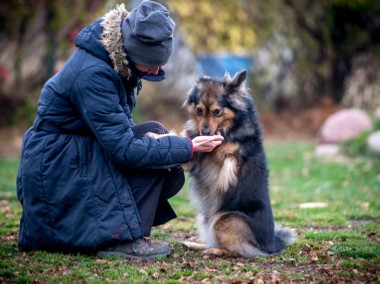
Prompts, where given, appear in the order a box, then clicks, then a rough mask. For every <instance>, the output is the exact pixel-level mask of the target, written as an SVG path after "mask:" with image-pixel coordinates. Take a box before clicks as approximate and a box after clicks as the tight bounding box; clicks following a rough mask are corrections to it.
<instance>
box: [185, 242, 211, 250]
mask: <svg viewBox="0 0 380 284" xmlns="http://www.w3.org/2000/svg"><path fill="white" fill-rule="evenodd" d="M182 244H183V245H184V246H185V247H186V248H188V249H189V250H205V249H207V246H206V245H205V244H201V243H195V242H188V241H183V242H182Z"/></svg>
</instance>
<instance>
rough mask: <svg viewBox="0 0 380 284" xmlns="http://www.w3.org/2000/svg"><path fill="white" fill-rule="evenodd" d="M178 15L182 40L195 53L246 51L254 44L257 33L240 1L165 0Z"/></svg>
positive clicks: (176, 15)
mask: <svg viewBox="0 0 380 284" xmlns="http://www.w3.org/2000/svg"><path fill="white" fill-rule="evenodd" d="M161 2H167V5H168V7H169V9H170V10H171V11H172V12H173V13H174V15H175V17H176V18H177V21H178V25H179V26H180V29H181V31H184V32H185V33H186V37H185V38H184V40H185V42H186V43H187V44H188V45H189V46H190V47H191V48H192V50H193V52H195V53H196V54H201V53H207V52H215V51H232V52H235V53H247V52H248V51H250V50H251V49H252V47H253V46H254V45H255V41H256V35H255V32H254V27H253V25H252V24H251V20H250V19H249V17H248V14H247V12H246V11H245V10H244V9H242V6H241V1H230V0H218V1H213V0H202V1H188V0H167V1H161Z"/></svg>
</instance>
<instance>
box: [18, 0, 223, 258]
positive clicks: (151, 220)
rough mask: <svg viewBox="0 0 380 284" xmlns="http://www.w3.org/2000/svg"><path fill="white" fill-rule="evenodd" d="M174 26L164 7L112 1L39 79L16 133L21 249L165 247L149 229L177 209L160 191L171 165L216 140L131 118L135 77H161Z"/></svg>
mask: <svg viewBox="0 0 380 284" xmlns="http://www.w3.org/2000/svg"><path fill="white" fill-rule="evenodd" d="M174 27H175V23H174V21H173V20H172V19H171V18H170V15H169V12H168V11H167V9H166V8H165V7H164V6H162V5H160V4H158V3H156V2H153V1H143V2H141V3H140V4H139V5H138V6H137V7H136V8H135V9H133V10H132V11H131V12H130V13H128V12H127V11H126V10H125V8H124V6H123V5H121V6H118V7H117V8H116V9H115V10H112V11H110V12H109V13H107V14H106V15H105V16H104V17H102V18H100V19H98V20H96V21H95V22H94V23H92V24H91V25H89V26H87V27H85V28H84V29H83V30H82V31H81V32H80V33H79V34H78V36H77V38H76V41H75V44H76V46H77V47H78V49H77V51H76V52H75V53H74V54H73V55H72V56H71V58H70V59H69V60H68V62H67V63H66V64H65V66H64V67H63V68H62V69H61V71H60V72H59V73H57V74H56V75H55V76H54V77H52V78H51V79H50V80H49V81H48V82H47V83H46V84H45V85H44V87H43V89H42V92H41V96H40V100H39V105H38V114H37V117H36V120H35V122H34V124H33V126H32V127H31V128H30V129H29V130H28V131H27V132H26V134H25V136H24V140H23V146H22V151H21V159H20V168H19V172H18V176H17V194H18V198H19V200H20V202H21V204H22V207H23V214H22V217H21V221H20V232H19V248H20V250H21V251H30V250H34V249H43V250H49V251H62V252H76V251H89V252H97V255H98V256H100V257H103V256H108V255H118V256H121V257H126V258H134V257H143V258H154V257H157V256H167V255H169V254H170V248H169V246H168V245H167V244H166V243H164V242H153V241H151V240H150V239H149V235H150V231H151V228H152V226H156V225H160V224H163V223H165V222H167V221H169V220H171V219H172V218H174V217H176V215H175V213H174V211H173V209H172V208H171V207H170V205H169V203H168V199H169V198H170V197H172V196H173V195H175V194H176V193H177V192H178V191H179V190H180V189H181V187H182V186H183V183H184V174H183V172H182V171H181V170H180V169H179V166H180V165H181V164H183V163H186V162H189V161H190V159H191V157H192V154H193V152H202V151H204V152H206V151H212V150H213V149H214V148H215V147H216V146H218V145H220V144H221V143H222V140H223V137H221V136H219V135H215V136H211V137H206V136H202V137H196V138H194V139H193V140H190V139H188V138H181V137H173V136H169V137H164V138H161V139H153V138H149V137H146V136H145V134H146V132H155V133H165V132H166V129H165V128H164V127H163V126H162V125H161V124H159V123H158V122H146V123H142V124H137V125H135V124H134V122H133V120H132V117H131V114H132V110H133V108H134V106H135V104H136V99H135V90H137V92H138V91H139V90H140V89H141V81H140V80H141V79H142V78H144V79H147V80H152V81H160V80H162V79H164V71H163V70H162V69H161V66H163V65H165V64H166V63H167V62H168V60H169V57H170V55H171V53H172V49H173V30H174Z"/></svg>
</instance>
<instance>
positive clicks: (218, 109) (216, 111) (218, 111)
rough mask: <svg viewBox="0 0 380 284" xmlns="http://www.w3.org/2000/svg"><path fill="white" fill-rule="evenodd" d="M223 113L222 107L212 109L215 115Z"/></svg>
mask: <svg viewBox="0 0 380 284" xmlns="http://www.w3.org/2000/svg"><path fill="white" fill-rule="evenodd" d="M221 114H222V110H221V109H220V108H217V109H214V110H213V111H212V115H213V116H220V115H221Z"/></svg>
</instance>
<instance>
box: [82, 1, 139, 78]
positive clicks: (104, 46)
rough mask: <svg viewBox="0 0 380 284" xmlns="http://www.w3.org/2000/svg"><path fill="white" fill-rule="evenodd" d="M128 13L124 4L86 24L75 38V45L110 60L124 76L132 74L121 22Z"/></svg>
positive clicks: (115, 68) (107, 60)
mask: <svg viewBox="0 0 380 284" xmlns="http://www.w3.org/2000/svg"><path fill="white" fill-rule="evenodd" d="M127 15H128V11H127V10H126V9H125V7H124V4H121V5H118V6H117V7H116V8H115V9H113V10H111V11H109V12H108V13H107V14H106V15H105V16H103V17H102V18H99V19H97V20H96V21H95V22H94V23H92V24H90V25H88V26H86V27H85V28H84V29H83V30H81V31H80V32H79V34H78V36H77V38H76V39H75V45H76V46H78V47H79V48H82V49H85V50H86V51H87V52H89V53H91V54H93V55H94V56H96V57H98V58H100V59H102V60H104V61H105V62H108V63H109V64H110V65H111V66H112V67H113V69H114V70H115V71H116V72H117V73H118V74H119V75H120V76H121V77H123V78H127V79H129V78H130V77H131V76H132V72H131V69H130V67H129V62H128V60H127V54H126V53H125V51H124V48H123V41H122V36H121V28H120V24H121V22H122V20H123V19H125V17H126V16H127Z"/></svg>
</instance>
